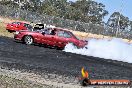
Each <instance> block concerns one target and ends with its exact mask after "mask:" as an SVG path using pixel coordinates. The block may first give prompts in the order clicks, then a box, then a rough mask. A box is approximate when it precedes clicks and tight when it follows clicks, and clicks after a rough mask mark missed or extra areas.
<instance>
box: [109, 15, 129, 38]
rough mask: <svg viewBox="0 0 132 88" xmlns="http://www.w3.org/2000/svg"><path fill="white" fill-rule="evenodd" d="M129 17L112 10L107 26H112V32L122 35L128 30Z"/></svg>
mask: <svg viewBox="0 0 132 88" xmlns="http://www.w3.org/2000/svg"><path fill="white" fill-rule="evenodd" d="M129 22H130V21H129V18H128V17H125V16H123V15H122V14H120V13H119V12H114V13H113V14H112V15H111V16H110V18H109V19H108V21H107V24H108V26H110V27H112V28H113V30H112V31H113V33H114V34H116V35H117V36H118V35H124V34H125V33H126V32H128V31H129V30H128V29H129Z"/></svg>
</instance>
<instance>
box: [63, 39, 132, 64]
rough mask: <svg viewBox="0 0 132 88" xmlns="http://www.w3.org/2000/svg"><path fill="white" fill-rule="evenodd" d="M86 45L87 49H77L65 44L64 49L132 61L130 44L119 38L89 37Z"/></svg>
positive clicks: (131, 46) (131, 45)
mask: <svg viewBox="0 0 132 88" xmlns="http://www.w3.org/2000/svg"><path fill="white" fill-rule="evenodd" d="M86 47H87V48H88V49H86V48H83V49H77V48H76V47H74V46H73V45H71V44H67V45H66V47H65V49H64V51H65V52H71V53H77V54H82V55H87V56H94V57H100V58H105V59H112V60H118V61H123V62H128V63H132V54H131V52H132V44H128V43H126V42H124V41H122V40H121V39H117V38H115V39H112V40H106V39H99V40H97V39H90V40H88V45H86Z"/></svg>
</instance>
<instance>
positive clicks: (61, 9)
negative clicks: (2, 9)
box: [1, 0, 108, 24]
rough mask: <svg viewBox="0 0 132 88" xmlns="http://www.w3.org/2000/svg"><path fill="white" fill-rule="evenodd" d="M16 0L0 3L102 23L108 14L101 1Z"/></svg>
mask: <svg viewBox="0 0 132 88" xmlns="http://www.w3.org/2000/svg"><path fill="white" fill-rule="evenodd" d="M18 1H19V0H14V1H8V0H3V1H1V3H4V4H5V5H9V6H13V7H17V8H21V9H25V10H30V11H33V12H37V13H41V14H46V15H51V16H57V17H61V18H64V19H71V20H75V21H82V22H92V23H98V24H100V23H102V22H103V21H102V20H103V18H104V17H105V16H106V15H107V14H108V11H106V10H105V6H104V5H103V4H102V3H97V2H95V1H92V0H78V1H76V2H71V1H70V2H68V1H67V0H20V1H21V2H20V3H16V2H18Z"/></svg>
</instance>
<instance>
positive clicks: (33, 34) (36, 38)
mask: <svg viewBox="0 0 132 88" xmlns="http://www.w3.org/2000/svg"><path fill="white" fill-rule="evenodd" d="M14 39H15V40H20V41H23V42H24V43H26V44H28V45H30V44H33V43H39V44H46V45H50V46H55V47H58V48H64V47H65V46H66V44H68V43H72V44H74V45H75V46H76V47H78V48H83V47H84V46H85V45H86V44H87V41H83V40H79V39H78V38H77V37H76V36H75V35H74V34H73V33H72V32H70V31H67V30H64V29H61V28H47V29H43V30H38V31H19V32H16V34H15V35H14Z"/></svg>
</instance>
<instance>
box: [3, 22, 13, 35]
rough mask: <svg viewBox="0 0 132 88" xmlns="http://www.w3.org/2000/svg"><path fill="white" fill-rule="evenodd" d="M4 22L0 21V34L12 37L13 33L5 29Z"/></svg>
mask: <svg viewBox="0 0 132 88" xmlns="http://www.w3.org/2000/svg"><path fill="white" fill-rule="evenodd" d="M5 26H6V24H5V23H3V22H1V23H0V36H6V37H13V33H9V32H8V31H7V30H6V27H5Z"/></svg>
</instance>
